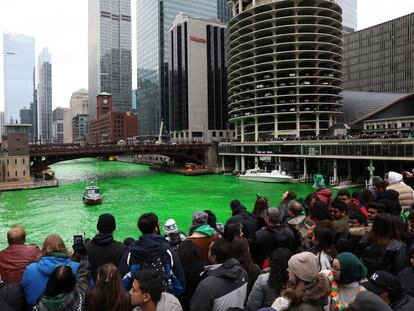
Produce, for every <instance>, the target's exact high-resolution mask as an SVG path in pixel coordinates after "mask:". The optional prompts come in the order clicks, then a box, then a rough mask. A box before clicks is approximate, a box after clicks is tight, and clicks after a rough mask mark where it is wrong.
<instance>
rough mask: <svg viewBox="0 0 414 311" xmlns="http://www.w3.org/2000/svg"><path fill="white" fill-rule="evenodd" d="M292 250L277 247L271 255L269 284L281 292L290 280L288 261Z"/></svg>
mask: <svg viewBox="0 0 414 311" xmlns="http://www.w3.org/2000/svg"><path fill="white" fill-rule="evenodd" d="M292 255H293V254H292V252H291V251H290V250H289V249H287V248H277V249H275V250H274V251H273V252H272V254H271V255H270V275H269V280H268V281H267V285H269V287H270V288H273V289H275V290H276V291H277V292H279V293H280V292H281V291H282V289H283V288H284V287H285V285H286V283H287V282H288V280H289V272H288V271H287V268H288V261H289V259H290V257H292Z"/></svg>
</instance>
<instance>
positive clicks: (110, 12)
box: [88, 0, 132, 119]
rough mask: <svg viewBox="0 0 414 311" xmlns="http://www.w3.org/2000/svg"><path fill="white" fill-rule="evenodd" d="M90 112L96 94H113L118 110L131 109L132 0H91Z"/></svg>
mask: <svg viewBox="0 0 414 311" xmlns="http://www.w3.org/2000/svg"><path fill="white" fill-rule="evenodd" d="M88 14H89V15H88V23H89V27H88V65H89V69H88V70H89V115H90V116H91V118H92V119H93V118H95V116H96V97H97V96H98V94H99V93H101V92H108V93H111V94H112V96H113V109H114V111H119V112H127V111H129V110H130V109H131V91H132V63H131V60H132V58H131V53H132V52H131V51H132V48H131V0H89V13H88Z"/></svg>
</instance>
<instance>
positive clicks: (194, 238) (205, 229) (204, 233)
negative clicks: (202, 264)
mask: <svg viewBox="0 0 414 311" xmlns="http://www.w3.org/2000/svg"><path fill="white" fill-rule="evenodd" d="M218 237H219V236H218V234H217V233H216V232H215V230H214V229H213V228H211V227H210V226H209V225H203V226H201V227H198V228H196V229H195V230H194V232H193V234H192V235H191V236H189V237H187V239H186V240H189V241H191V242H193V243H194V244H195V246H197V248H198V249H199V251H200V259H201V260H205V261H207V260H208V250H209V249H210V244H211V242H213V241H215V240H217V239H218Z"/></svg>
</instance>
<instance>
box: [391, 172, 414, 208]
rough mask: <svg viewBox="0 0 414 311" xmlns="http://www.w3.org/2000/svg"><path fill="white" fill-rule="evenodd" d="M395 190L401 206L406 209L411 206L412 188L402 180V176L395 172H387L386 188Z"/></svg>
mask: <svg viewBox="0 0 414 311" xmlns="http://www.w3.org/2000/svg"><path fill="white" fill-rule="evenodd" d="M390 189H391V190H395V191H397V192H398V193H399V197H398V200H399V201H400V205H401V208H402V209H404V210H406V209H409V208H410V207H411V204H413V202H414V193H413V189H412V188H411V187H410V186H408V185H406V184H405V183H404V182H403V176H402V175H401V174H398V173H396V172H389V174H388V187H387V190H390Z"/></svg>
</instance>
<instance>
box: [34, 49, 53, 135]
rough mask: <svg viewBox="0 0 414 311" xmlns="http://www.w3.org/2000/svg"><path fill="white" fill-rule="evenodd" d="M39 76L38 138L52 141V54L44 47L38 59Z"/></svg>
mask: <svg viewBox="0 0 414 311" xmlns="http://www.w3.org/2000/svg"><path fill="white" fill-rule="evenodd" d="M37 66H38V76H37V81H38V85H37V122H38V138H39V139H40V140H41V141H42V142H51V141H52V122H53V119H52V116H53V114H52V56H51V55H50V53H49V50H48V49H47V48H44V49H43V51H42V53H40V55H39V59H38V63H37Z"/></svg>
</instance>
